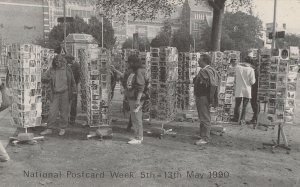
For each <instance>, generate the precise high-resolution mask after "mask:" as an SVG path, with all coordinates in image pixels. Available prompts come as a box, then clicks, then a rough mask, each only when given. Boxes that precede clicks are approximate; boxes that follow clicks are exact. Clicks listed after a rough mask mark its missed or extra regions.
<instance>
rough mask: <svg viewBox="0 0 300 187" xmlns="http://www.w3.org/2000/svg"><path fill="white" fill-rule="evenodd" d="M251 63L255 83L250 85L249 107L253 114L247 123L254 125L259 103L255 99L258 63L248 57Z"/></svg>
mask: <svg viewBox="0 0 300 187" xmlns="http://www.w3.org/2000/svg"><path fill="white" fill-rule="evenodd" d="M249 58H250V59H249V60H250V61H251V63H250V64H252V68H253V69H254V75H255V80H256V81H255V83H254V84H253V85H252V86H251V100H250V103H251V107H252V110H253V116H252V119H251V120H250V121H247V122H246V123H247V124H253V125H254V126H255V125H256V124H257V117H258V114H259V104H258V101H257V95H258V64H257V63H255V61H254V60H253V58H251V57H249Z"/></svg>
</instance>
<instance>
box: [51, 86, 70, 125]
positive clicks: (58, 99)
mask: <svg viewBox="0 0 300 187" xmlns="http://www.w3.org/2000/svg"><path fill="white" fill-rule="evenodd" d="M59 114H60V119H61V120H60V123H59V125H58V127H59V128H60V129H65V128H66V127H67V126H68V123H69V115H70V100H69V93H68V91H65V92H62V93H55V94H54V95H53V99H52V102H51V103H50V110H49V116H48V125H47V127H48V128H49V129H54V128H57V125H56V124H55V123H56V119H57V117H58V115H59Z"/></svg>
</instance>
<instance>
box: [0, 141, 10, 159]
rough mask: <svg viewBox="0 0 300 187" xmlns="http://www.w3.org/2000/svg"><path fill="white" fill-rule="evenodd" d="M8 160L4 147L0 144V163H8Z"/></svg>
mask: <svg viewBox="0 0 300 187" xmlns="http://www.w3.org/2000/svg"><path fill="white" fill-rule="evenodd" d="M9 159H10V158H9V156H8V154H7V152H6V150H5V148H4V146H3V145H2V143H1V142H0V162H5V161H8V160H9Z"/></svg>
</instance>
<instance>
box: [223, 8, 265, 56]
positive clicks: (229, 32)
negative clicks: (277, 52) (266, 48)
mask: <svg viewBox="0 0 300 187" xmlns="http://www.w3.org/2000/svg"><path fill="white" fill-rule="evenodd" d="M262 29H263V26H262V21H261V20H260V19H259V18H258V17H255V16H253V15H250V14H247V13H244V12H240V11H238V12H236V13H231V12H228V13H225V15H224V20H223V30H222V40H221V46H220V47H221V50H231V49H233V50H239V51H241V52H242V56H245V55H246V53H247V50H248V49H250V48H260V47H262V41H261V39H260V38H261V37H262Z"/></svg>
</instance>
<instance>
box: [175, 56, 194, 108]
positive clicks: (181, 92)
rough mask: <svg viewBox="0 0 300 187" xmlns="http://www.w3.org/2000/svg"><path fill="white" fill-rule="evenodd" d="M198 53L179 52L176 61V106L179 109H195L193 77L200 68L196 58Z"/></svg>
mask: <svg viewBox="0 0 300 187" xmlns="http://www.w3.org/2000/svg"><path fill="white" fill-rule="evenodd" d="M199 58H200V53H180V54H179V63H178V83H177V96H178V98H177V108H178V109H181V110H189V111H194V110H196V109H197V108H196V103H195V98H194V84H193V79H194V78H195V77H196V75H197V73H198V72H199V70H200V68H199V65H198V60H199Z"/></svg>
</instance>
